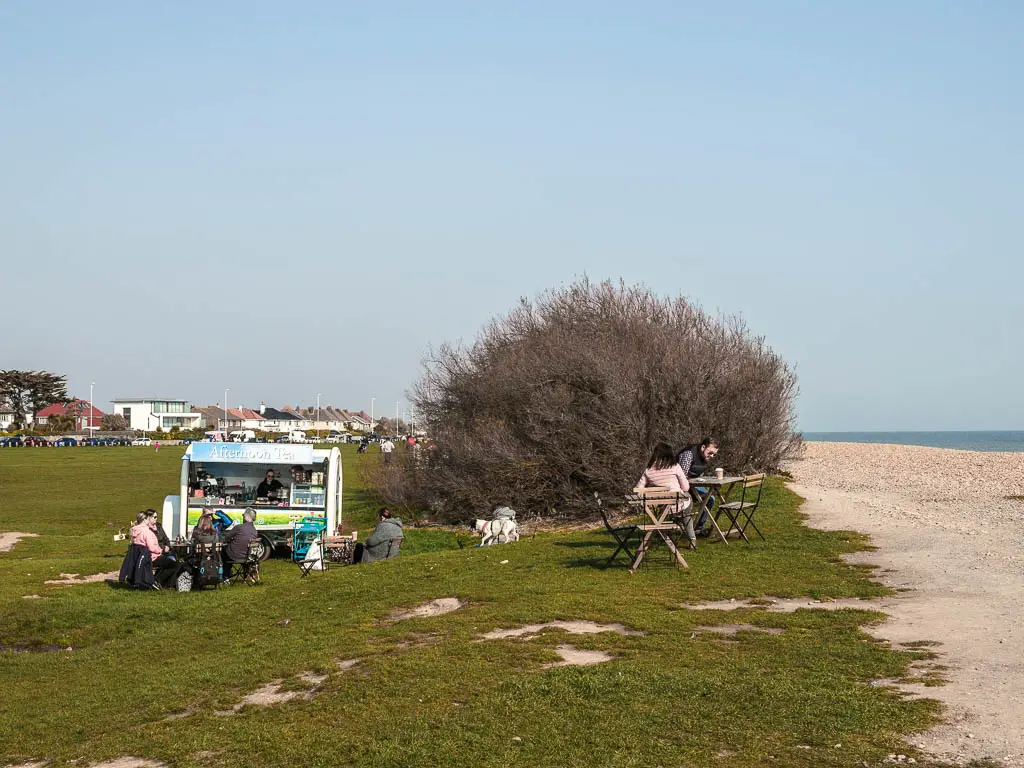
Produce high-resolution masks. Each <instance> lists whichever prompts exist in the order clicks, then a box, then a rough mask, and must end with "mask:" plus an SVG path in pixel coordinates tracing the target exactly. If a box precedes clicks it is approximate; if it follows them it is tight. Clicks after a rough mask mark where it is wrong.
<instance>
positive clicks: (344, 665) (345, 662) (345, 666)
mask: <svg viewBox="0 0 1024 768" xmlns="http://www.w3.org/2000/svg"><path fill="white" fill-rule="evenodd" d="M360 661H361V660H360V659H342V660H340V661H338V662H335V663H336V664H337V667H338V669H339V670H340V671H342V672H347V671H348V670H350V669H352V667H354V666H355V665H356V664H358V663H359V662H360Z"/></svg>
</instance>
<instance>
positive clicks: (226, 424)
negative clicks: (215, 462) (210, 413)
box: [224, 388, 231, 437]
mask: <svg viewBox="0 0 1024 768" xmlns="http://www.w3.org/2000/svg"><path fill="white" fill-rule="evenodd" d="M230 391H231V390H230V389H227V388H225V389H224V436H225V437H227V434H228V392H230Z"/></svg>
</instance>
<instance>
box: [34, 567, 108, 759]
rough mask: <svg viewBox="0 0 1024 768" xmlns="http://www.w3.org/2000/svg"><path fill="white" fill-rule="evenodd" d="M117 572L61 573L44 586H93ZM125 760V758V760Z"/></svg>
mask: <svg viewBox="0 0 1024 768" xmlns="http://www.w3.org/2000/svg"><path fill="white" fill-rule="evenodd" d="M117 575H118V571H110V573H93V574H91V575H89V576H79V575H78V574H77V573H62V574H60V578H59V579H47V580H46V581H44V582H43V583H44V584H56V585H57V586H59V587H76V586H78V585H79V584H95V583H96V582H99V581H106V580H107V579H116V578H117ZM126 759H127V758H126Z"/></svg>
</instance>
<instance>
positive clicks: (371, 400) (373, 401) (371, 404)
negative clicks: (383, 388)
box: [370, 397, 377, 432]
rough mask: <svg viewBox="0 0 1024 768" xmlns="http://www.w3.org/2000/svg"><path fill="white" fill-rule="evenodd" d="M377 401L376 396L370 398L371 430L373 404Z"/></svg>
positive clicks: (371, 428)
mask: <svg viewBox="0 0 1024 768" xmlns="http://www.w3.org/2000/svg"><path fill="white" fill-rule="evenodd" d="M376 402H377V398H376V397H371V398H370V431H371V432H373V404H374V403H376Z"/></svg>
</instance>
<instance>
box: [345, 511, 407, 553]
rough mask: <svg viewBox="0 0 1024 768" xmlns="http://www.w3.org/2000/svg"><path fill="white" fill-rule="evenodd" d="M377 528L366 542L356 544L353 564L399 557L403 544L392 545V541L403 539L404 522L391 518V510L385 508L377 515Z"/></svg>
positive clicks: (398, 542)
mask: <svg viewBox="0 0 1024 768" xmlns="http://www.w3.org/2000/svg"><path fill="white" fill-rule="evenodd" d="M377 521H378V522H377V527H376V528H374V529H373V533H371V534H370V535H369V537H368V538H367V539H366V541H365V542H363V543H362V544H356V552H355V557H354V558H353V562H356V563H372V562H373V561H375V560H387V559H389V558H392V557H397V556H398V551H399V549H401V546H402V545H401V542H400V541H397V542H395V544H394V545H392V544H391V540H392V539H402V538H404V537H405V533H404V532H403V530H402V521H401V520H399V519H398V518H397V517H392V516H391V510H390V509H388V508H387V507H384V508H382V509H381V510H380V512H379V513H377Z"/></svg>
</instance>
